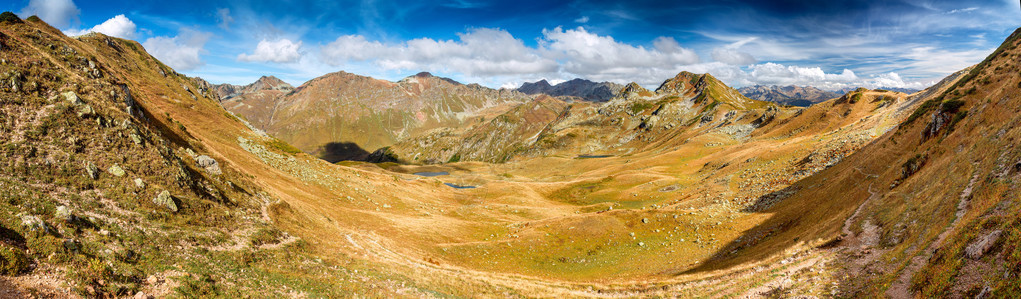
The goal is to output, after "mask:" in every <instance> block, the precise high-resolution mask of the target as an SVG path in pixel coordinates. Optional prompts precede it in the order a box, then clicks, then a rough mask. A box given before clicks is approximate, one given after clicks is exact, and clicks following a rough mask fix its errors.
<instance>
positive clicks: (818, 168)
mask: <svg viewBox="0 0 1021 299" xmlns="http://www.w3.org/2000/svg"><path fill="white" fill-rule="evenodd" d="M1018 56H1021V29H1018V30H1017V31H1015V32H1014V33H1013V34H1011V35H1010V36H1009V37H1008V38H1007V39H1006V40H1005V41H1004V43H1003V44H1002V45H1001V46H1000V47H999V48H997V49H996V50H995V51H994V52H993V53H992V54H990V55H989V56H988V57H987V58H986V59H985V60H984V61H982V62H980V63H979V64H977V65H975V66H972V67H969V68H966V69H964V70H961V71H959V72H956V73H954V74H951V75H950V76H948V77H946V78H945V79H943V80H942V81H941V82H939V83H937V84H935V85H934V86H932V87H929V88H927V89H925V90H922V91H919V92H915V93H911V94H907V93H903V92H897V91H892V90H869V89H864V88H859V89H855V90H851V91H848V92H847V93H845V94H843V95H839V96H836V97H833V98H831V99H827V100H824V101H821V102H819V103H816V104H813V105H811V106H808V107H792V106H787V105H781V104H777V103H774V102H770V101H762V100H757V99H752V98H749V97H746V96H745V95H742V93H740V92H739V91H738V90H736V89H733V88H731V87H729V86H727V85H726V84H724V83H723V82H721V81H720V80H717V79H716V78H715V77H713V76H712V75H710V74H695V73H689V72H681V73H679V74H677V75H676V76H674V77H672V78H667V79H666V80H665V81H664V82H663V83H662V84H661V85H660V86H658V87H657V88H656V89H655V90H647V89H645V88H643V87H641V86H639V85H637V84H634V83H632V84H628V85H625V86H621V87H620V88H619V89H618V91H617V93H616V94H614V95H613V96H612V97H610V98H608V99H607V100H606V101H597V100H589V99H586V98H584V97H581V96H578V97H579V98H572V97H574V96H570V97H569V96H565V95H559V96H555V95H549V94H545V92H542V93H537V94H534V95H529V94H526V93H524V92H521V91H516V90H508V89H500V90H496V89H490V88H485V87H482V86H479V85H477V84H467V85H465V84H462V83H459V82H456V81H454V80H450V79H447V78H441V77H436V76H432V75H430V74H428V73H420V74H417V75H414V76H409V77H407V78H404V79H402V80H399V81H397V82H390V81H386V80H379V79H373V78H370V77H365V76H360V75H355V74H350V73H345V72H336V73H331V74H326V75H324V76H321V77H319V78H316V79H313V80H310V81H308V82H305V83H303V84H302V85H300V86H298V87H296V88H292V87H291V86H290V85H288V84H287V83H284V82H282V81H280V80H278V79H276V78H274V77H271V76H266V77H263V78H260V79H259V80H258V81H256V82H255V83H253V84H250V85H246V86H234V85H214V84H211V83H209V82H207V81H205V80H201V79H198V78H192V77H188V76H186V75H183V74H181V73H178V72H177V71H175V70H173V69H172V68H170V67H168V66H166V65H165V64H163V63H162V62H160V61H159V60H157V59H156V58H154V57H153V56H151V55H149V54H148V52H146V49H145V48H144V47H143V46H142V44H139V43H138V42H135V41H131V40H125V39H120V38H115V37H109V36H106V35H103V34H101V33H89V34H86V35H82V36H77V37H68V36H66V35H65V34H64V33H63V32H62V31H60V30H58V29H56V28H53V27H52V26H49V25H48V24H46V23H45V22H43V21H42V20H40V19H39V18H37V17H30V18H27V19H25V20H22V19H20V18H19V17H17V16H16V15H14V14H12V13H4V14H3V15H0V82H2V83H3V84H0V111H2V112H0V169H2V170H0V296H3V297H13V298H29V297H57V298H62V297H76V296H81V297H127V296H134V297H138V298H150V297H198V298H205V297H446V296H451V297H771V296H773V297H798V296H806V297H807V296H822V297H826V296H832V297H892V298H912V297H923V298H946V297H951V298H958V297H982V298H986V297H995V298H1001V297H1002V298H1012V297H1017V296H1018V294H1021V285H1019V284H1018V282H1019V281H1021V280H1019V279H1018V277H1021V269H1019V268H1018V267H1016V265H1019V264H1021V246H1017V244H1021V242H1018V240H1021V220H1019V219H1021V218H1019V217H1018V215H1021V205H1019V204H1018V198H1019V196H1017V195H1018V194H1017V193H1018V190H1019V187H1021V151H1019V150H1017V146H1016V144H1017V142H1018V140H1021V125H1019V124H1021V113H1019V111H1018V108H1017V107H1021V98H1019V97H1017V95H1018V93H1019V92H1021V63H1019V60H1018V59H1017V58H1018ZM571 90H583V88H578V89H571ZM579 99H580V100H579ZM373 148H379V150H378V151H374V150H371V149H373ZM370 151H374V152H375V154H371V153H370ZM308 153H312V154H314V155H310V154H308ZM370 155H371V156H373V157H374V158H376V160H377V161H379V162H378V163H370V162H358V161H349V160H350V159H352V158H362V157H364V158H365V159H369V158H368V156H370ZM384 158H385V159H384ZM342 160H348V161H342ZM384 160H386V162H382V161H384Z"/></svg>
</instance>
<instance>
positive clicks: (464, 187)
mask: <svg viewBox="0 0 1021 299" xmlns="http://www.w3.org/2000/svg"><path fill="white" fill-rule="evenodd" d="M443 184H444V185H447V186H450V187H451V188H454V189H475V186H461V185H458V184H451V183H443Z"/></svg>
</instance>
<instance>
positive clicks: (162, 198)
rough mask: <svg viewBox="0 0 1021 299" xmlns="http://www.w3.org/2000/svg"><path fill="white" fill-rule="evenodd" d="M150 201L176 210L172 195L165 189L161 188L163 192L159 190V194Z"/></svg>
mask: <svg viewBox="0 0 1021 299" xmlns="http://www.w3.org/2000/svg"><path fill="white" fill-rule="evenodd" d="M152 202H153V203H155V204H156V205H158V206H162V207H165V208H167V209H170V210H171V211H174V212H177V204H176V203H174V197H173V196H170V192H169V191H167V190H163V192H160V194H159V195H157V196H156V198H153V199H152Z"/></svg>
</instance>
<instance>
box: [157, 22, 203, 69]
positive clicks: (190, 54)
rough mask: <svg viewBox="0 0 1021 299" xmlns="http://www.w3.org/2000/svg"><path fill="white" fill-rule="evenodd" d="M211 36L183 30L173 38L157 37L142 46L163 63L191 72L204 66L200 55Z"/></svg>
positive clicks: (196, 31)
mask: <svg viewBox="0 0 1021 299" xmlns="http://www.w3.org/2000/svg"><path fill="white" fill-rule="evenodd" d="M210 37H212V34H210V33H208V32H201V31H198V30H193V29H187V28H183V29H181V31H180V32H178V35H177V36H175V37H166V36H157V37H152V38H149V39H147V40H146V41H145V42H144V43H142V46H144V47H145V49H146V50H147V51H148V52H149V54H152V56H154V57H156V59H159V60H160V61H162V62H163V63H165V64H167V65H169V66H170V67H172V68H174V69H176V70H179V71H186V70H193V69H196V68H198V67H200V66H203V65H205V62H204V61H202V57H201V55H202V54H205V53H206V50H205V49H204V47H205V45H206V42H207V41H209V38H210Z"/></svg>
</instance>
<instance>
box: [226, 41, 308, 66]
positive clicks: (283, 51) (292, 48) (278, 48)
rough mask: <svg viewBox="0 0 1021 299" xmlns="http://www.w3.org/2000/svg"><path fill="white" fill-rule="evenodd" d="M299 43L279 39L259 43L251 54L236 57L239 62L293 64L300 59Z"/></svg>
mask: <svg viewBox="0 0 1021 299" xmlns="http://www.w3.org/2000/svg"><path fill="white" fill-rule="evenodd" d="M301 43H302V42H301V41H298V42H297V43H295V42H292V41H291V40H289V39H279V40H276V41H267V40H265V39H264V40H262V41H259V44H258V45H257V46H255V52H254V53H252V54H250V55H249V54H240V55H238V60H239V61H249V62H253V61H254V62H276V63H288V62H295V61H298V59H300V58H301V53H300V52H299V50H300V49H301Z"/></svg>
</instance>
